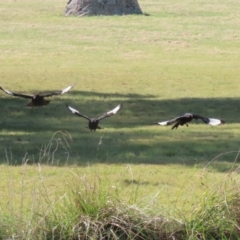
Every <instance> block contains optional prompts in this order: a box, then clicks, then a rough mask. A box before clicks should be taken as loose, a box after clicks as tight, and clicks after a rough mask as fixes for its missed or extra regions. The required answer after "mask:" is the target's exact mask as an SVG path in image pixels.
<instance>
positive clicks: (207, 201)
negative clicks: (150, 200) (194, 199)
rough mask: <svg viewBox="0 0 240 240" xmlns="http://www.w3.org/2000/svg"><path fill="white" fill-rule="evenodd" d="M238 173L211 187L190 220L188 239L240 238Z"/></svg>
mask: <svg viewBox="0 0 240 240" xmlns="http://www.w3.org/2000/svg"><path fill="white" fill-rule="evenodd" d="M235 174H236V172H232V173H228V174H226V178H224V179H223V180H222V181H220V182H218V183H216V184H214V185H213V186H212V187H210V188H208V189H207V190H206V191H205V193H204V194H203V196H201V198H200V199H199V202H198V203H197V204H196V206H195V209H194V211H193V212H192V213H191V216H190V218H189V219H188V220H186V221H185V222H186V235H187V236H188V239H239V237H240V235H239V223H240V222H239V219H240V218H239V217H240V205H239V203H240V192H239V190H240V189H239V186H238V184H239V182H236V181H235V180H234V175H235Z"/></svg>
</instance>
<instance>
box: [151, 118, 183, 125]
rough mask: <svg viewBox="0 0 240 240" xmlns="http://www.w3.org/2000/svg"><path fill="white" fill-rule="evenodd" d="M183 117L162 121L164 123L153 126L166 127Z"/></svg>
mask: <svg viewBox="0 0 240 240" xmlns="http://www.w3.org/2000/svg"><path fill="white" fill-rule="evenodd" d="M182 117H183V116H180V117H176V118H173V119H171V120H167V121H164V122H154V123H153V124H157V125H161V126H167V125H171V124H173V123H175V122H177V121H178V120H180V119H181V118H182Z"/></svg>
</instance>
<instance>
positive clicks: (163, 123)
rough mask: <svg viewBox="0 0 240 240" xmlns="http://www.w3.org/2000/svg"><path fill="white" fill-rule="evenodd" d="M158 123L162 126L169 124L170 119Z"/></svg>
mask: <svg viewBox="0 0 240 240" xmlns="http://www.w3.org/2000/svg"><path fill="white" fill-rule="evenodd" d="M157 124H158V125H161V126H166V125H168V121H165V122H157Z"/></svg>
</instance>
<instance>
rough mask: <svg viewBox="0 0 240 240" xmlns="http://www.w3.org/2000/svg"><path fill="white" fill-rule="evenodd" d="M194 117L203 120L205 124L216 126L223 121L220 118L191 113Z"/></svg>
mask: <svg viewBox="0 0 240 240" xmlns="http://www.w3.org/2000/svg"><path fill="white" fill-rule="evenodd" d="M193 118H194V119H201V120H202V121H203V122H205V123H206V124H209V125H212V126H217V125H220V124H224V123H225V121H223V120H220V119H216V118H207V117H203V116H200V115H193Z"/></svg>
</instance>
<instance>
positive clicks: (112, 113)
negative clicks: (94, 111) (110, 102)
mask: <svg viewBox="0 0 240 240" xmlns="http://www.w3.org/2000/svg"><path fill="white" fill-rule="evenodd" d="M121 108H122V104H119V105H117V106H116V107H115V108H114V109H112V110H111V111H108V112H106V113H104V114H103V115H102V116H101V117H98V118H97V119H96V120H98V121H100V120H102V119H104V118H106V117H111V116H112V115H114V114H116V113H117V112H118V111H119V110H120V109H121Z"/></svg>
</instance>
